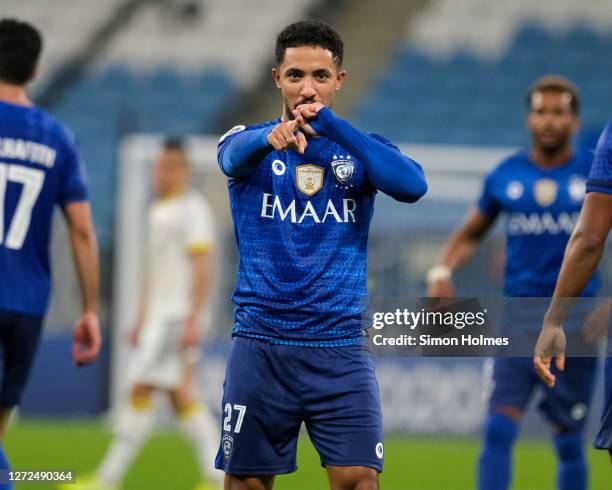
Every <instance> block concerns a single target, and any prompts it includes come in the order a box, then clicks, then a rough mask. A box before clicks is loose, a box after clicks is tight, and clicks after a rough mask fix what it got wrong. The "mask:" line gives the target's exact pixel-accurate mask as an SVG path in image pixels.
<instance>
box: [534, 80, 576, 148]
mask: <svg viewBox="0 0 612 490" xmlns="http://www.w3.org/2000/svg"><path fill="white" fill-rule="evenodd" d="M571 97H572V96H571V94H570V93H569V92H536V93H534V94H533V96H532V98H531V110H530V111H529V115H528V116H527V126H528V127H529V131H530V132H531V134H532V136H533V142H534V145H536V146H537V147H539V148H541V149H542V150H544V151H547V152H554V151H556V150H558V149H561V148H562V147H563V146H565V145H567V144H568V143H569V142H570V141H571V137H572V135H573V134H574V133H575V132H576V131H577V130H578V117H577V116H576V115H575V114H574V113H573V112H572V109H571Z"/></svg>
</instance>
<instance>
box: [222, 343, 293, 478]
mask: <svg viewBox="0 0 612 490" xmlns="http://www.w3.org/2000/svg"><path fill="white" fill-rule="evenodd" d="M291 352H292V350H291V348H290V347H289V346H278V345H271V344H268V343H265V342H261V341H258V340H254V339H248V338H242V337H235V338H234V340H233V341H232V347H231V350H230V354H229V358H228V362H227V370H226V375H225V382H224V384H223V400H222V406H221V411H222V413H221V419H222V420H221V422H222V431H223V432H222V437H221V447H220V449H219V453H218V454H217V458H216V461H215V465H216V467H217V468H218V469H221V470H223V471H225V472H226V473H229V474H231V475H235V476H242V475H244V476H254V475H264V476H265V475H276V474H283V473H290V472H292V471H295V469H296V461H295V456H296V447H297V438H298V435H299V429H300V424H301V421H302V411H301V406H300V399H299V390H300V385H299V379H298V376H297V373H296V365H295V359H294V356H293V355H292V354H291Z"/></svg>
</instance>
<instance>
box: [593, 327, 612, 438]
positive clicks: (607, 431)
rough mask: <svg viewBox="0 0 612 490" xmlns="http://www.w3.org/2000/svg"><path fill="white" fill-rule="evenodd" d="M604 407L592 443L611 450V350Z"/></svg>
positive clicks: (609, 342)
mask: <svg viewBox="0 0 612 490" xmlns="http://www.w3.org/2000/svg"><path fill="white" fill-rule="evenodd" d="M608 345H609V349H611V348H612V339H610V338H608ZM604 387H605V388H604V389H605V393H604V397H605V398H604V407H603V412H602V414H601V423H600V425H599V432H597V436H596V437H595V441H594V442H593V445H594V446H595V447H596V448H597V449H609V450H612V352H610V351H608V356H607V357H606V372H605V382H604Z"/></svg>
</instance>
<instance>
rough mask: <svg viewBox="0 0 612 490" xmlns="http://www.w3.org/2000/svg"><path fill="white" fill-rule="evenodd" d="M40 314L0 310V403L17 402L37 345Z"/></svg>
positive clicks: (5, 405) (26, 379)
mask: <svg viewBox="0 0 612 490" xmlns="http://www.w3.org/2000/svg"><path fill="white" fill-rule="evenodd" d="M41 327H42V317H40V316H33V315H24V314H21V313H13V312H10V311H5V310H0V361H1V362H2V384H1V385H0V407H4V408H10V407H14V406H15V405H18V404H19V401H20V400H21V393H22V392H23V389H24V388H25V385H26V383H27V381H28V376H29V375H30V369H31V368H32V361H33V360H34V354H35V353H36V349H37V347H38V341H39V339H40V331H41Z"/></svg>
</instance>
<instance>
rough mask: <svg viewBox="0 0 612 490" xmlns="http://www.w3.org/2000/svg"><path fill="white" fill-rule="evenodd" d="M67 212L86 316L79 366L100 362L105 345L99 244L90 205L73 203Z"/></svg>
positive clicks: (77, 337) (79, 336) (78, 337)
mask: <svg viewBox="0 0 612 490" xmlns="http://www.w3.org/2000/svg"><path fill="white" fill-rule="evenodd" d="M63 209H64V215H65V217H66V222H67V224H68V233H69V236H70V243H71V245H72V252H73V256H74V263H75V266H76V270H77V275H78V278H79V285H80V289H81V300H82V314H81V317H80V318H79V319H78V321H77V323H76V328H75V332H74V341H73V347H72V355H73V358H74V361H75V362H76V364H77V365H83V364H89V363H91V362H93V361H94V360H95V359H96V357H97V356H98V352H99V351H100V346H101V343H102V341H101V337H100V325H99V318H98V310H99V303H98V295H99V289H100V263H99V256H98V241H97V239H96V233H95V230H94V226H93V219H92V214H91V207H90V205H89V203H88V202H87V201H76V202H71V203H68V204H66V206H64V208H63Z"/></svg>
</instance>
